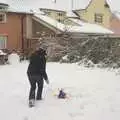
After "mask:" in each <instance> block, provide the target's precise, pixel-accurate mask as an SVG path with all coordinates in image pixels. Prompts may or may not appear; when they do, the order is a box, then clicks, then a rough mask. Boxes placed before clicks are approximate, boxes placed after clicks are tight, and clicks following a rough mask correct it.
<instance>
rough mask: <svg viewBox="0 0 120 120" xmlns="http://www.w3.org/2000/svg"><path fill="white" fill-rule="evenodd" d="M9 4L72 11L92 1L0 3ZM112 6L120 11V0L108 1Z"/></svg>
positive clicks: (17, 0) (11, 1)
mask: <svg viewBox="0 0 120 120" xmlns="http://www.w3.org/2000/svg"><path fill="white" fill-rule="evenodd" d="M4 1H5V2H7V3H10V4H12V5H13V4H16V3H17V5H19V6H23V5H24V6H28V7H32V8H52V9H60V10H70V9H71V8H72V6H73V9H80V8H84V7H85V6H86V5H87V4H88V3H89V1H90V0H73V4H71V3H72V2H71V1H72V0H56V3H54V2H53V1H54V0H0V2H4ZM107 1H108V3H109V4H110V7H111V9H112V10H113V11H116V10H117V11H120V0H107Z"/></svg>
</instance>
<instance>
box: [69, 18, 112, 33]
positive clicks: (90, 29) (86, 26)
mask: <svg viewBox="0 0 120 120" xmlns="http://www.w3.org/2000/svg"><path fill="white" fill-rule="evenodd" d="M71 20H72V21H74V22H76V23H77V24H79V25H80V27H74V26H73V27H74V29H76V30H78V31H79V29H80V31H81V32H86V33H103V34H113V32H112V31H111V30H109V29H106V28H104V27H102V26H100V25H97V24H91V23H87V22H84V21H82V20H79V19H74V18H71Z"/></svg>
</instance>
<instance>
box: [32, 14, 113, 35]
mask: <svg viewBox="0 0 120 120" xmlns="http://www.w3.org/2000/svg"><path fill="white" fill-rule="evenodd" d="M34 16H35V17H37V18H39V19H40V20H42V21H44V22H45V23H47V24H49V25H52V26H53V27H54V28H56V29H58V30H60V31H63V32H64V31H67V32H73V33H98V34H113V32H112V31H110V30H108V29H106V28H104V27H101V26H99V25H96V24H89V23H84V22H82V21H80V20H78V19H73V18H71V20H73V21H74V22H76V23H78V24H79V25H80V26H73V25H64V24H62V23H60V22H58V21H56V20H54V19H52V18H50V17H48V16H45V15H42V14H40V13H35V14H34ZM91 28H92V29H91Z"/></svg>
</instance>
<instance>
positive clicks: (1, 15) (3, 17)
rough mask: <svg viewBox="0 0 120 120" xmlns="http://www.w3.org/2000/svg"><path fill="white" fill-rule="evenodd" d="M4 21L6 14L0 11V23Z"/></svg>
mask: <svg viewBox="0 0 120 120" xmlns="http://www.w3.org/2000/svg"><path fill="white" fill-rule="evenodd" d="M5 22H6V14H5V13H0V23H5Z"/></svg>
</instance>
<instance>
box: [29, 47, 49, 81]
mask: <svg viewBox="0 0 120 120" xmlns="http://www.w3.org/2000/svg"><path fill="white" fill-rule="evenodd" d="M45 55H46V52H45V51H44V50H43V49H39V50H38V51H35V52H34V53H33V54H32V55H31V57H30V63H29V66H28V70H27V74H28V75H31V76H32V75H35V76H37V75H38V76H39V75H41V76H42V77H43V78H44V79H45V80H48V76H47V73H46V58H45Z"/></svg>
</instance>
